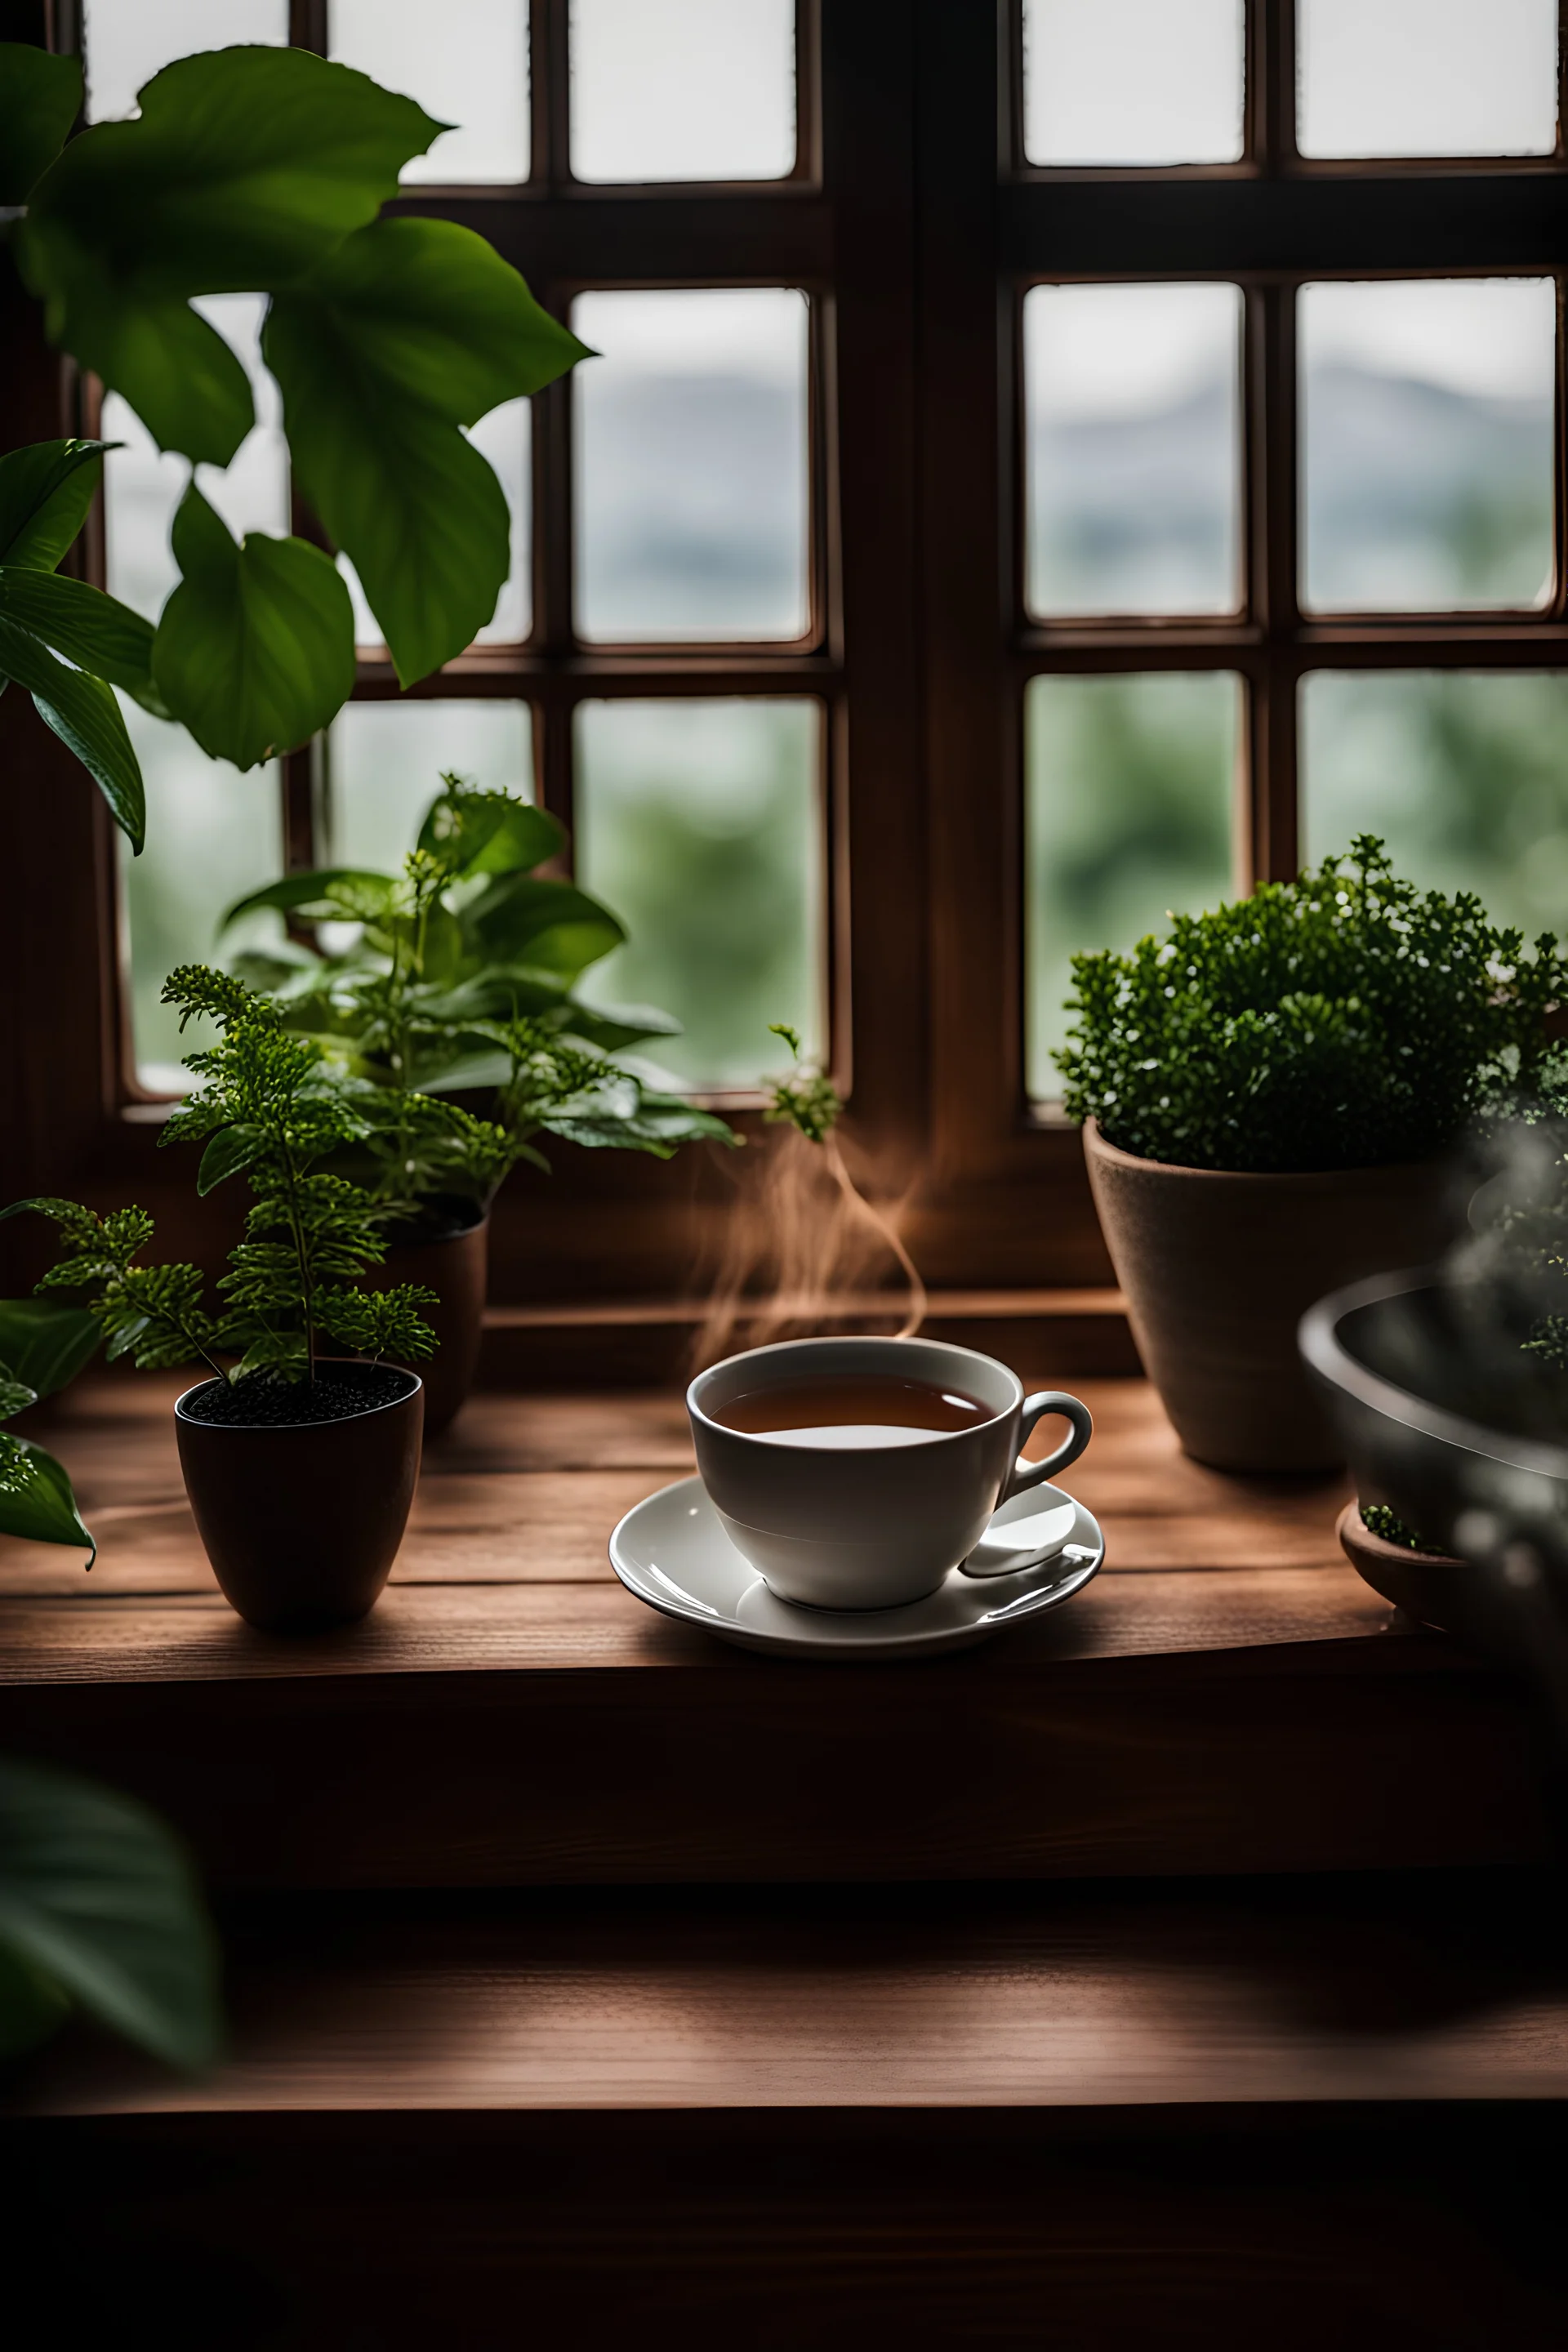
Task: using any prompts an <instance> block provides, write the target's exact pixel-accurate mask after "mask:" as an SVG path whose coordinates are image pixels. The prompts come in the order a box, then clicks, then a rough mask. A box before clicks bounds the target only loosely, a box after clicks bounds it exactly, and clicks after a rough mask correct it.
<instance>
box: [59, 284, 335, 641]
mask: <svg viewBox="0 0 1568 2352" xmlns="http://www.w3.org/2000/svg"><path fill="white" fill-rule="evenodd" d="M195 307H196V309H197V310H199V311H200V312H201V313H202V316H203V317H204V318H205V319H206V320H208V321H209V322H210V323H211V325H213V326H215V327H216V329H217V331H218V332H219V334H220V335H222V336H223V337H224V339H225V340H226V341H227V342H228V343H229V344H230V345H231V347H232V348H233V349H234V350H235V351H236V352H238V354H239V356H240V358H241V359H242V360H243V361H244V362H245V366H246V371H247V373H248V375H249V377H250V384H251V390H252V392H253V394H255V398H256V418H257V421H256V424H255V425H254V426H253V427H252V429H251V431H250V432H249V433H248V434H247V436H246V438H245V440H244V441H243V442H242V443H241V444H240V446H239V449H238V451H237V454H236V456H235V457H234V458H233V460H232V461H231V462H230V464H229V465H228V467H226V468H225V469H221V470H220V469H219V468H218V467H216V466H200V467H197V468H196V478H197V481H198V483H199V484H200V487H201V489H202V492H203V495H204V496H205V497H206V498H207V499H210V500H211V502H212V504H213V505H214V506H215V507H216V509H217V510H218V512H219V514H221V515H222V517H223V519H224V520H225V521H226V523H227V525H228V527H229V529H230V530H232V531H234V532H235V533H236V535H237V536H243V535H244V533H245V532H246V531H247V530H262V531H267V532H268V533H270V534H271V535H272V536H273V537H282V536H285V535H286V534H287V532H288V530H289V449H288V444H287V443H286V442H285V440H284V438H283V426H282V411H281V406H280V404H279V397H278V387H277V385H276V384H275V383H274V382H273V380H272V378H271V377H270V376H269V375H268V373H267V371H266V369H265V368H264V367H263V366H262V364H261V345H260V333H261V313H262V307H263V306H262V300H261V297H260V296H259V295H256V294H207V295H204V296H202V297H201V299H199V300H198V301H197V303H196V305H195ZM102 426H103V438H104V439H105V440H106V441H119V442H122V443H123V444H124V446H123V447H122V448H119V449H111V450H110V453H109V456H108V457H106V458H105V459H104V539H105V544H106V549H107V553H108V564H109V572H108V586H109V591H110V595H113V596H118V597H120V598H121V600H122V602H123V603H125V604H130V605H132V606H133V607H134V608H135V610H136V611H137V612H139V613H143V614H146V616H147V618H148V619H149V620H150V621H155V620H156V619H157V617H158V614H159V613H160V611H161V610H162V609H163V600H164V598H165V597H166V596H167V595H168V593H169V591H170V590H171V588H173V587H174V583H175V581H176V579H177V578H178V576H179V575H178V573H177V572H175V569H174V557H173V555H172V554H171V553H170V551H169V529H170V525H171V524H172V523H173V521H174V509H175V508H176V507H177V506H178V505H179V503H180V500H181V499H182V498H183V497H184V492H185V485H186V483H187V481H188V480H189V478H190V467H188V466H187V465H186V463H185V460H184V458H183V457H174V456H173V455H171V454H168V453H160V451H159V449H158V447H157V445H156V444H155V442H154V441H153V436H152V435H151V434H150V433H149V432H148V431H147V429H146V427H145V425H142V421H141V419H140V418H139V417H138V416H137V415H136V414H135V412H134V410H132V408H131V407H130V406H129V405H128V404H127V403H126V402H125V401H123V400H121V397H120V395H119V394H118V393H114V392H111V393H107V394H105V395H104V402H103V418H102Z"/></svg>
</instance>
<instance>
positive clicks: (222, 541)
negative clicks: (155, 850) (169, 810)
mask: <svg viewBox="0 0 1568 2352" xmlns="http://www.w3.org/2000/svg"><path fill="white" fill-rule="evenodd" d="M138 96H139V105H140V113H139V115H138V116H137V117H136V118H134V119H133V120H132V121H126V122H102V123H97V124H94V125H92V126H91V127H89V128H88V129H86V130H82V131H79V132H77V134H76V135H75V136H74V137H72V136H71V135H70V133H71V131H72V126H73V124H74V123H75V122H76V121H77V120H78V118H79V113H80V109H81V100H82V75H81V68H80V65H79V62H78V60H77V59H76V58H69V57H56V56H52V55H49V54H47V52H45V51H44V50H41V49H37V48H34V47H29V46H27V45H26V44H22V43H14V42H13V43H0V207H4V208H5V209H4V212H3V213H0V235H4V234H5V233H6V231H7V229H8V238H9V245H10V248H11V253H12V256H13V258H14V260H15V265H16V269H17V271H18V272H19V274H20V277H21V278H22V281H23V283H24V285H25V286H26V289H28V291H29V292H30V293H31V294H32V295H34V296H35V297H36V298H37V300H38V301H39V302H40V303H41V304H42V305H43V310H44V324H45V330H46V331H47V335H48V338H49V340H50V341H51V342H53V343H54V344H56V345H57V346H58V348H59V349H60V350H62V351H64V352H69V353H70V354H71V356H72V357H73V358H75V359H76V360H77V361H78V362H79V363H80V364H81V365H82V366H83V367H84V368H87V369H89V370H91V371H92V373H94V374H95V375H96V376H97V377H98V378H99V380H100V382H101V383H103V384H104V385H105V387H106V388H108V389H109V390H110V391H114V392H118V393H119V394H121V395H122V396H123V397H124V399H125V400H126V401H127V402H128V403H129V404H130V405H131V407H132V409H134V410H135V412H136V414H137V415H138V416H140V418H141V419H142V423H143V424H144V425H146V426H147V428H148V430H149V432H150V433H151V434H152V436H153V439H154V441H155V442H156V443H157V445H158V446H159V448H160V449H163V450H171V451H174V452H176V453H177V454H179V455H180V456H182V457H185V458H187V459H189V460H190V462H191V465H192V467H193V469H194V468H195V466H196V465H198V464H205V465H208V466H216V467H226V466H227V465H228V464H229V463H230V461H231V460H232V459H233V457H235V455H236V453H237V450H238V448H239V446H240V444H241V442H242V441H244V439H245V437H246V436H247V433H248V432H249V430H250V428H251V426H252V425H253V424H254V422H255V407H254V403H253V400H252V395H251V390H250V385H249V382H248V380H247V376H246V373H245V370H244V368H243V367H242V366H241V364H240V362H239V360H238V359H237V357H236V355H235V353H234V352H232V351H231V350H230V348H229V346H228V345H227V343H226V342H225V341H224V340H223V338H222V336H221V335H220V334H219V333H218V332H217V331H216V329H215V328H214V327H212V326H211V325H210V324H209V323H208V321H207V320H205V318H204V317H202V315H201V314H200V312H199V311H197V310H195V309H194V308H193V300H194V299H199V298H200V297H202V296H204V295H209V294H221V293H233V292H250V293H259V294H263V295H265V296H266V297H267V299H268V310H267V319H266V325H265V329H264V332H263V353H264V357H265V359H266V362H267V365H268V368H269V369H270V370H271V371H272V373H273V374H274V375H275V376H276V377H277V379H278V382H279V386H280V388H281V392H282V396H283V421H284V430H285V433H286V435H287V437H288V442H289V460H290V466H291V470H292V476H293V479H294V482H295V484H296V486H297V487H298V488H300V490H301V491H302V492H303V494H304V495H305V497H306V498H307V499H309V500H310V503H311V505H312V506H313V508H314V509H315V511H316V513H317V515H318V516H319V518H320V520H321V523H322V525H323V526H324V528H325V530H326V532H327V534H328V535H329V537H330V539H331V542H332V544H333V545H334V546H336V547H337V548H340V549H341V550H342V551H343V553H344V554H345V555H347V556H348V557H349V558H350V559H351V560H352V562H353V566H354V569H355V571H356V572H357V573H358V575H359V578H360V581H361V583H362V584H363V589H364V593H365V595H366V598H367V599H368V601H369V604H370V606H371V609H372V611H373V612H374V614H375V617H376V619H377V621H378V623H379V624H380V625H381V628H382V631H383V634H384V638H385V641H386V644H387V646H388V647H389V649H390V651H391V654H392V657H393V661H394V664H395V667H396V671H397V675H398V678H399V680H400V682H401V683H402V684H403V685H405V686H407V685H409V684H412V683H413V682H414V681H415V680H416V679H417V678H420V677H426V676H428V675H429V673H430V672H431V671H433V670H436V669H438V668H439V667H441V665H442V663H443V662H445V661H447V660H449V659H450V657H451V656H453V655H454V654H456V653H458V652H460V651H461V650H462V648H463V647H464V646H467V645H468V644H469V643H470V642H471V640H472V639H473V637H474V636H475V635H476V634H477V632H478V631H479V629H480V628H481V627H482V626H483V625H484V624H485V623H486V622H487V621H488V620H489V617H490V615H491V614H492V613H493V611H494V609H495V603H496V598H497V595H498V593H500V587H501V584H502V583H503V581H504V580H505V578H506V574H507V571H508V566H509V522H508V515H507V507H506V500H505V498H504V496H503V494H502V491H501V488H500V483H499V482H498V481H497V479H496V477H495V475H494V473H493V471H492V470H491V468H490V467H489V465H488V464H487V462H486V460H485V459H484V458H483V457H481V456H480V454H479V451H478V450H477V449H476V448H475V447H474V446H473V445H472V443H471V442H470V441H469V440H468V438H467V436H466V434H465V432H464V430H463V428H464V427H465V426H468V425H474V424H476V423H477V422H478V420H479V418H480V417H481V416H483V415H486V414H487V413H488V412H489V410H490V409H492V408H494V407H496V406H498V405H499V404H500V403H502V402H503V401H508V400H511V399H515V398H517V397H519V396H521V395H522V394H530V393H533V392H537V391H538V390H540V389H541V387H542V385H544V384H546V383H551V382H552V381H553V380H554V378H555V377H556V376H558V375H560V374H562V373H563V372H564V371H565V370H566V369H567V368H569V367H570V366H571V365H572V364H573V363H574V361H575V360H577V359H578V358H580V357H581V356H582V355H583V352H584V345H582V344H581V343H579V342H578V341H577V340H576V339H575V337H574V336H573V335H571V334H569V333H568V332H567V331H566V330H565V329H564V328H563V327H562V326H561V325H560V324H559V323H558V322H557V321H556V320H553V319H552V318H551V317H550V316H549V315H548V314H547V313H546V312H545V311H543V310H541V309H540V307H539V305H538V304H537V303H536V302H535V301H534V300H533V299H532V297H531V294H530V293H529V291H528V289H527V287H526V286H525V285H524V283H523V281H522V279H521V278H520V277H519V276H518V274H517V272H516V270H515V269H513V268H511V267H510V264H509V263H507V262H505V261H503V260H502V259H501V258H500V255H499V254H497V253H496V252H495V250H494V249H493V247H490V246H489V244H487V243H486V241H485V239H484V238H483V237H481V236H478V235H476V234H475V232H474V231H472V230H471V229H468V228H463V227H459V226H457V225H456V224H455V223H452V222H447V221H428V220H414V219H386V218H383V217H382V216H381V215H382V206H383V205H384V202H385V201H386V200H387V199H388V198H390V197H392V196H395V194H396V193H397V184H398V173H399V171H400V169H401V167H402V166H403V164H404V163H406V162H408V161H409V160H410V159H411V158H412V157H414V156H416V155H420V154H423V153H424V152H426V149H427V148H428V147H429V146H430V144H431V142H432V141H433V140H435V139H437V137H439V135H440V133H441V131H443V130H445V129H446V128H447V127H448V126H447V125H445V124H443V123H439V122H437V121H435V120H434V119H433V118H432V117H431V116H429V115H427V114H426V112H425V110H423V108H421V107H420V106H418V105H416V102H415V101H414V100H412V99H409V98H405V97H402V96H399V95H398V94H397V93H395V92H394V91H391V90H386V89H381V88H380V87H379V86H378V85H377V84H376V83H374V82H373V81H372V80H370V79H368V77H367V76H365V75H363V74H360V73H356V72H353V70H352V69H351V68H348V67H346V66H341V65H334V64H331V63H330V62H329V61H328V60H327V59H325V58H318V57H315V56H313V55H311V54H310V52H308V51H306V50H302V49H292V48H266V47H253V48H232V49H220V50H215V51H209V52H205V53H204V54H202V55H200V56H196V57H188V58H180V59H179V60H178V61H177V62H175V63H174V64H173V65H170V66H167V67H165V68H164V69H163V71H162V72H161V73H158V74H155V75H154V76H153V78H152V79H151V80H150V81H149V82H147V84H146V85H145V86H144V88H143V89H142V90H141V91H140V92H139V94H138ZM103 446H104V445H103V444H101V443H91V442H81V441H58V442H48V443H42V444H38V445H37V446H33V447H31V448H26V449H22V450H16V451H13V452H11V453H9V455H8V456H7V457H5V458H4V459H3V460H0V678H5V677H9V678H13V679H15V680H16V683H17V684H18V685H20V686H21V687H23V688H26V691H28V692H29V693H30V694H31V695H32V696H33V698H34V700H35V702H36V703H37V708H38V710H39V712H40V715H41V716H42V717H43V718H44V719H45V720H46V721H47V724H48V725H49V726H51V727H52V728H54V730H56V732H57V733H58V734H59V735H60V736H61V737H62V738H63V740H65V741H66V742H67V743H68V745H69V746H70V748H71V750H72V751H75V752H76V754H77V756H78V757H79V759H80V760H81V761H83V763H84V764H85V765H86V766H87V767H88V769H89V772H91V773H92V775H93V776H94V777H95V779H96V780H97V782H98V783H99V784H100V788H101V789H102V791H103V793H104V794H105V796H106V798H107V800H108V802H109V805H110V809H111V810H112V812H113V814H114V817H115V821H116V823H117V824H120V825H121V828H122V830H123V831H124V832H125V833H126V834H127V835H129V837H130V839H131V840H132V845H133V846H136V847H140V845H141V838H142V778H141V773H140V771H139V768H138V766H137V762H136V758H135V754H134V752H133V751H132V746H131V741H130V738H129V736H128V735H127V733H126V730H125V725H124V721H123V719H121V714H120V709H119V706H118V704H117V703H116V701H115V698H114V695H113V692H112V691H111V688H114V687H117V686H118V687H121V688H123V689H124V690H126V691H127V692H129V693H131V694H132V695H134V696H135V697H136V698H138V699H139V700H141V701H142V703H144V704H145V705H146V707H147V708H148V709H152V710H154V711H156V712H157V713H158V714H159V715H161V716H164V717H172V718H174V719H178V720H180V721H181V722H182V723H183V724H184V726H185V727H186V728H187V729H188V730H189V731H190V732H191V734H192V735H193V736H194V737H195V740H196V741H197V742H198V743H199V744H200V745H201V746H202V748H203V749H204V751H208V752H210V753H212V754H213V755H214V756H215V757H218V758H222V759H226V760H230V761H233V762H234V763H235V765H236V766H237V767H240V768H249V767H253V766H255V765H256V764H257V762H258V761H263V760H266V759H268V758H270V757H272V756H273V755H274V754H275V753H277V752H279V751H287V750H289V749H290V748H292V747H294V746H296V745H298V744H300V743H303V742H305V741H306V740H309V738H310V736H311V735H312V734H313V733H315V732H316V730H318V729H320V728H321V727H323V726H324V725H325V724H326V723H327V721H328V720H329V719H331V717H332V716H333V715H334V713H335V712H336V711H337V710H338V709H339V708H340V707H341V706H342V703H343V702H344V701H345V700H346V698H347V697H348V694H349V692H350V689H351V688H352V687H353V674H354V650H353V609H352V606H351V604H350V600H349V594H348V590H347V588H346V586H345V584H344V583H343V580H342V576H341V575H340V573H339V572H338V571H337V569H336V567H335V565H334V564H333V562H332V561H331V557H330V556H329V555H327V554H324V553H323V552H322V551H321V548H319V547H316V546H313V545H311V544H310V541H306V540H303V539H299V538H288V539H274V538H270V537H268V536H267V535H266V534H265V533H262V532H258V531H252V532H250V533H248V534H247V537H246V539H245V541H244V542H243V544H237V543H236V542H235V541H234V540H233V538H232V537H231V536H230V534H229V531H228V530H227V527H226V525H225V523H224V522H223V521H222V520H220V518H219V517H218V515H217V513H216V510H215V509H214V508H213V507H212V505H211V504H210V503H209V502H208V500H207V499H205V497H204V495H203V493H202V491H201V490H200V489H199V488H197V486H196V484H195V479H194V478H193V480H192V482H191V484H190V487H189V488H187V490H186V492H185V495H184V500H183V502H182V504H181V506H180V509H179V511H178V514H177V515H176V518H175V521H174V559H175V562H176V565H177V567H178V570H179V572H180V575H181V576H180V581H179V583H178V585H177V586H176V587H175V588H174V592H173V593H172V594H171V596H170V598H169V601H168V603H167V604H166V605H165V606H164V609H163V614H162V615H161V617H160V619H159V622H158V625H157V628H156V631H155V632H154V631H153V629H152V628H150V627H149V625H147V624H146V623H145V622H144V621H142V620H141V619H140V618H139V617H138V616H137V615H136V614H132V613H130V612H128V611H127V610H126V608H125V607H124V606H123V605H121V604H116V603H115V602H114V601H113V600H112V599H111V598H110V597H107V596H105V595H103V594H102V593H100V591H98V590H96V589H93V588H90V587H89V586H87V585H86V584H85V583H82V582H79V581H76V580H71V579H62V578H60V577H59V576H58V572H57V569H56V567H57V566H58V563H59V562H60V559H61V557H62V556H63V555H64V554H65V552H66V551H67V550H68V547H69V546H70V544H71V542H72V541H73V540H74V539H75V537H76V535H77V532H78V531H79V529H80V526H81V523H82V521H83V520H84V518H85V515H86V512H87V508H88V506H89V503H90V500H91V497H92V493H93V490H94V488H95V487H96V484H97V480H98V476H99V472H100V467H101V462H102V451H103ZM59 656H63V657H64V658H63V660H62V659H61V658H59Z"/></svg>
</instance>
